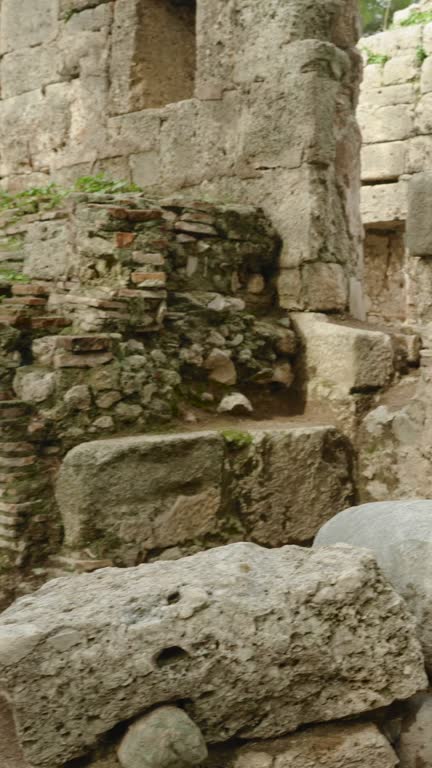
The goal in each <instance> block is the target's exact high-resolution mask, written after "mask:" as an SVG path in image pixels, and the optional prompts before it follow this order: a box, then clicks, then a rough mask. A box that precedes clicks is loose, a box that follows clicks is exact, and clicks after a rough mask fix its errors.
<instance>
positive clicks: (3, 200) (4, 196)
mask: <svg viewBox="0 0 432 768" xmlns="http://www.w3.org/2000/svg"><path fill="white" fill-rule="evenodd" d="M66 195H67V193H66V192H65V191H64V190H61V189H59V187H57V185H56V184H48V186H47V187H32V188H31V189H27V190H25V191H24V192H17V193H15V194H11V193H9V192H3V191H1V192H0V210H6V209H8V208H16V209H18V211H19V212H23V213H32V212H37V211H38V210H39V208H40V207H43V208H44V209H45V210H47V209H51V208H56V207H57V206H58V205H59V204H60V203H61V201H62V200H63V198H64V197H66Z"/></svg>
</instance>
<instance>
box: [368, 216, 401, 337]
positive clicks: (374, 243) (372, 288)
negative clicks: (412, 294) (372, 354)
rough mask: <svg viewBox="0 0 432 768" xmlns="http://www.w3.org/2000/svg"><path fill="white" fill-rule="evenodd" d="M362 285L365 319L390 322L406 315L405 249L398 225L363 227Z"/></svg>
mask: <svg viewBox="0 0 432 768" xmlns="http://www.w3.org/2000/svg"><path fill="white" fill-rule="evenodd" d="M364 287H365V298H366V311H367V317H368V320H371V321H372V322H373V321H380V322H382V321H384V322H390V323H391V322H401V321H404V320H405V319H406V306H407V276H406V250H405V232H404V229H403V228H402V227H397V226H396V227H395V229H378V228H377V229H366V233H365V241H364Z"/></svg>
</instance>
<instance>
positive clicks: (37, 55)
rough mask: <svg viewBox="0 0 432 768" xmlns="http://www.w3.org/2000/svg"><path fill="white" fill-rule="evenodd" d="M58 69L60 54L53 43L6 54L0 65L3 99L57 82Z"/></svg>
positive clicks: (58, 78) (59, 67)
mask: <svg viewBox="0 0 432 768" xmlns="http://www.w3.org/2000/svg"><path fill="white" fill-rule="evenodd" d="M60 69H61V60H60V54H59V50H58V48H57V46H56V45H54V44H53V45H47V46H37V47H36V48H24V49H22V50H18V51H14V52H12V53H9V54H7V55H6V56H4V58H3V59H2V62H1V65H0V72H1V87H2V97H3V99H8V98H10V97H12V96H18V95H19V94H21V93H25V92H26V91H33V90H36V89H38V88H43V87H44V86H46V85H48V84H49V83H55V82H57V81H58V80H60V79H61V77H60V74H59V71H60Z"/></svg>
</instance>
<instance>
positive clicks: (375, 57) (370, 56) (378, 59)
mask: <svg viewBox="0 0 432 768" xmlns="http://www.w3.org/2000/svg"><path fill="white" fill-rule="evenodd" d="M363 50H364V52H365V54H366V56H367V63H368V64H380V65H381V66H382V67H383V66H384V64H385V63H386V62H387V61H388V60H389V58H390V57H389V56H386V55H385V54H383V53H374V52H373V51H371V49H370V48H363Z"/></svg>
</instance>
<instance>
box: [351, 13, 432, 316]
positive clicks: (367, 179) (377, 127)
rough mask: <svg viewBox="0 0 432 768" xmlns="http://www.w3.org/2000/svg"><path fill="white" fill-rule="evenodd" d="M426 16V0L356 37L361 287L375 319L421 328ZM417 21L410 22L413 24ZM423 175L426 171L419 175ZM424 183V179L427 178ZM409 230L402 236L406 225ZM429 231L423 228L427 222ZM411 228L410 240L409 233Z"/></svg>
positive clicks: (427, 278) (425, 304)
mask: <svg viewBox="0 0 432 768" xmlns="http://www.w3.org/2000/svg"><path fill="white" fill-rule="evenodd" d="M431 19H432V14H431V7H430V3H429V2H423V3H420V4H416V5H414V6H412V8H411V9H406V11H404V12H401V13H400V14H396V17H395V26H394V27H393V28H392V29H389V30H387V31H386V32H381V33H379V34H377V35H373V36H371V37H365V38H363V39H362V40H361V41H360V44H359V46H360V49H361V50H362V53H363V58H364V64H365V68H364V77H363V84H362V88H361V98H360V104H359V110H358V119H359V124H360V127H361V130H362V138H363V149H362V181H363V188H362V218H363V223H364V225H365V227H366V237H365V249H364V289H365V295H366V314H367V317H368V318H369V319H371V320H373V321H383V320H384V321H385V322H390V323H393V324H401V323H404V322H410V323H414V324H415V323H417V324H420V326H421V325H424V323H427V322H429V321H430V319H431V310H430V298H429V297H430V286H431V275H430V266H429V261H428V259H427V258H425V256H426V257H427V256H428V254H429V253H430V251H431V245H430V244H429V245H425V242H424V233H423V242H420V241H419V240H420V236H421V232H420V230H421V225H419V220H418V218H417V219H416V211H418V210H419V209H421V210H423V212H424V214H426V215H424V219H425V221H426V219H427V218H428V214H427V213H426V211H424V206H425V201H426V200H427V199H428V197H429V196H430V183H429V187H427V188H426V187H425V182H423V184H420V183H419V182H420V179H419V178H417V177H420V176H422V177H423V178H424V176H425V175H426V177H428V176H430V171H431V170H432V152H431V148H432V100H431V99H432V23H431ZM411 22H415V23H411ZM425 172H426V173H425ZM426 181H427V179H426ZM407 228H408V240H407V239H406V229H407ZM426 228H427V227H426ZM410 231H411V232H416V233H417V235H416V238H417V239H416V240H414V239H413V238H411V239H410V237H409V232H410Z"/></svg>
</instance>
